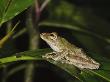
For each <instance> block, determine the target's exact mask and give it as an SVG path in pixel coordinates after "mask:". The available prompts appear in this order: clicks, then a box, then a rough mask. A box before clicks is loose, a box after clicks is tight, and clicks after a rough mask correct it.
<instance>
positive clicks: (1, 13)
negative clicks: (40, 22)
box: [0, 0, 33, 25]
mask: <svg viewBox="0 0 110 82" xmlns="http://www.w3.org/2000/svg"><path fill="white" fill-rule="evenodd" d="M32 3H33V0H0V25H1V24H3V23H4V22H6V21H8V20H10V19H12V18H13V17H15V16H16V15H18V14H19V13H21V12H22V11H23V10H25V9H26V8H28V7H29V6H30V5H32Z"/></svg>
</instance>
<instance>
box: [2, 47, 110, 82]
mask: <svg viewBox="0 0 110 82" xmlns="http://www.w3.org/2000/svg"><path fill="white" fill-rule="evenodd" d="M51 51H52V50H51V49H37V50H32V51H25V52H20V53H17V54H14V55H12V56H10V57H6V58H1V59H0V64H1V66H2V65H3V64H5V63H9V62H14V61H20V60H47V61H48V62H50V63H52V64H54V65H55V66H57V67H59V68H61V69H62V70H64V71H66V72H68V73H69V74H70V75H71V76H73V77H75V78H77V79H78V80H79V81H81V82H88V81H89V80H90V81H89V82H97V80H101V79H99V78H98V77H100V78H103V79H105V80H106V81H108V82H110V77H109V76H110V64H109V63H110V60H108V59H106V61H104V58H103V57H99V56H98V58H97V57H96V58H95V59H96V60H97V61H98V62H99V63H100V64H101V66H100V68H99V69H97V70H89V69H84V70H79V69H78V68H76V67H75V66H74V65H69V64H64V63H61V62H58V61H53V60H51V59H44V58H42V55H45V53H49V52H51Z"/></svg>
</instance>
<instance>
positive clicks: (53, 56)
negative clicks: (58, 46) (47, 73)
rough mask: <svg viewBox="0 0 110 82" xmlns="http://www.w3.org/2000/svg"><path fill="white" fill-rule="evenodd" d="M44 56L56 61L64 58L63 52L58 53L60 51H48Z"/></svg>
mask: <svg viewBox="0 0 110 82" xmlns="http://www.w3.org/2000/svg"><path fill="white" fill-rule="evenodd" d="M42 57H43V58H47V59H53V60H55V61H59V60H61V59H62V56H61V53H58V52H51V53H47V54H45V55H44V56H42Z"/></svg>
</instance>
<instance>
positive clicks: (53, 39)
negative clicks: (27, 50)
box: [40, 32, 60, 51]
mask: <svg viewBox="0 0 110 82" xmlns="http://www.w3.org/2000/svg"><path fill="white" fill-rule="evenodd" d="M40 37H41V38H42V39H43V40H44V41H45V42H47V44H49V45H50V47H51V48H52V49H53V50H54V51H60V50H59V40H60V37H59V36H58V34H57V33H56V32H52V33H41V34H40Z"/></svg>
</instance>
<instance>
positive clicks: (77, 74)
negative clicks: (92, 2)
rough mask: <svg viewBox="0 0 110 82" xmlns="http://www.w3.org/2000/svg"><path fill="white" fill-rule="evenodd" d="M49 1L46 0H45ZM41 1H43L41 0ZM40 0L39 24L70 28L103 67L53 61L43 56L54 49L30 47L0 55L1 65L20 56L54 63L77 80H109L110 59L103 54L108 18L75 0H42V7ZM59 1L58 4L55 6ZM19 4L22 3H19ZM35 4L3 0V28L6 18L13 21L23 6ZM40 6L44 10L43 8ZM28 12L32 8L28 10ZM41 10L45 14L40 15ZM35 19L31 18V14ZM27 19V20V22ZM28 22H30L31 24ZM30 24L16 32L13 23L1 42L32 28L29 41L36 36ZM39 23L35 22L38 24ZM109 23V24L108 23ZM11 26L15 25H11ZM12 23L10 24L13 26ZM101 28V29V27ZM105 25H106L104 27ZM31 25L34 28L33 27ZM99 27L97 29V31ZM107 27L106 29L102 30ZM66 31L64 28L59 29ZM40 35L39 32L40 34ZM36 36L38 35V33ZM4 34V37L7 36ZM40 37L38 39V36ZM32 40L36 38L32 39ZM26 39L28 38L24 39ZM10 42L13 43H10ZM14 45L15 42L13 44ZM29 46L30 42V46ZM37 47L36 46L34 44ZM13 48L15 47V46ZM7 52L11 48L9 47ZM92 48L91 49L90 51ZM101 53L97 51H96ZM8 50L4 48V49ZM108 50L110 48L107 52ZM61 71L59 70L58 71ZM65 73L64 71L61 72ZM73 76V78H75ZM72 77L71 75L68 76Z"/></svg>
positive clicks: (0, 6) (0, 12) (0, 14)
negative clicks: (99, 15) (86, 66)
mask: <svg viewBox="0 0 110 82" xmlns="http://www.w3.org/2000/svg"><path fill="white" fill-rule="evenodd" d="M46 1H47V2H46ZM39 2H40V1H39ZM39 2H35V6H36V13H37V18H36V20H37V28H42V27H45V28H46V29H48V28H52V29H54V28H55V29H59V28H60V29H62V30H63V29H68V30H69V33H71V34H72V37H75V38H76V39H77V41H78V42H79V43H80V44H81V45H83V46H84V48H85V49H87V50H88V51H89V54H88V55H90V56H91V57H92V58H94V59H96V60H97V61H98V62H99V63H100V64H101V66H100V68H99V69H97V70H90V69H83V70H80V69H78V68H76V67H75V66H73V65H69V64H63V63H61V62H57V61H53V60H50V59H44V58H42V55H45V53H48V52H51V51H52V50H51V49H47V48H45V49H36V50H27V51H24V52H18V53H15V54H13V55H10V56H8V55H7V57H5V56H4V57H2V58H0V67H1V68H2V67H3V66H4V65H5V66H7V64H10V63H11V62H15V61H17V62H19V61H21V60H25V61H27V60H28V61H30V60H34V61H38V60H42V61H45V60H46V61H48V62H50V63H51V65H55V67H56V68H55V69H59V68H60V69H61V70H64V71H65V72H66V73H68V74H69V75H70V76H72V77H74V78H76V79H77V80H76V82H77V81H78V82H80V81H81V82H97V81H100V82H105V81H107V82H110V77H109V76H110V64H109V63H110V60H109V59H108V58H106V56H105V57H103V56H104V55H103V54H104V52H106V50H104V48H102V47H104V46H107V45H109V44H110V39H109V38H110V37H109V33H108V34H104V33H105V32H109V30H108V28H107V27H109V26H110V24H109V23H108V22H106V20H104V19H102V18H101V17H97V16H96V15H95V14H93V13H91V12H92V8H85V7H79V6H78V5H76V4H74V2H72V1H71V0H70V1H67V0H58V1H55V0H51V2H50V3H49V2H48V0H45V1H41V3H42V2H43V3H42V5H41V7H40V5H39ZM56 4H57V6H56ZM19 5H20V6H19ZM32 5H33V0H23V1H21V0H0V26H1V28H0V29H2V28H3V27H2V25H3V24H4V23H5V22H7V21H12V19H13V18H14V17H15V16H17V15H18V14H20V13H22V12H23V11H24V10H26V9H27V8H28V7H30V6H32ZM40 8H41V10H42V11H40ZM45 8H47V10H44V11H48V12H47V14H48V16H46V17H44V18H42V17H41V16H42V15H44V16H45V13H43V9H45ZM28 13H29V12H28ZM31 13H32V12H31ZM41 14H42V15H41ZM38 16H39V17H38ZM31 19H32V18H31ZM40 19H42V20H40ZM27 21H28V20H26V22H27ZM30 22H31V24H32V20H31V21H28V23H29V24H30ZM28 23H27V24H28ZM31 24H30V25H27V27H28V26H29V27H30V28H25V31H24V30H23V29H21V31H22V32H21V31H20V32H19V33H18V34H17V33H15V34H13V35H12V33H13V31H14V30H15V29H14V28H15V27H16V26H15V27H14V28H13V29H12V30H11V31H9V33H7V34H6V36H5V37H7V36H8V37H7V38H5V37H3V39H1V40H0V46H1V45H3V44H5V42H6V41H7V42H8V41H9V40H10V38H12V39H13V40H14V39H16V38H18V36H19V35H20V36H21V35H23V33H24V32H28V31H27V30H29V31H30V33H29V36H30V37H31V38H30V42H31V40H32V38H33V37H35V34H33V35H32V33H34V31H35V29H34V31H32V30H33V27H32V26H31ZM35 25H36V24H35ZM105 26H106V27H105ZM11 27H12V26H11ZM11 27H10V28H11ZM99 27H100V28H101V29H102V30H101V31H100V28H99ZM105 28H106V29H105ZM30 29H31V30H30ZM97 29H98V31H97ZM103 29H105V30H103ZM36 32H37V34H38V33H39V30H38V29H37V31H36ZM60 32H63V31H60ZM38 35H39V34H38ZM13 36H17V37H16V38H13ZM36 36H37V35H36ZM4 38H5V40H4ZM37 41H38V39H37ZM32 42H33V40H32ZM24 43H25V42H24ZM100 44H102V45H100ZM31 45H33V43H31ZM7 46H10V45H9V44H8V45H7ZM11 46H12V45H11ZM3 47H4V46H1V48H0V49H1V50H0V53H1V51H2V52H3V50H2V48H3ZM28 47H30V46H28ZM33 49H34V48H33ZM12 51H14V48H13V49H12ZM6 52H8V51H6ZM91 52H92V53H91ZM93 52H95V53H98V54H95V53H93ZM4 53H5V52H4ZM107 53H109V52H107ZM57 72H58V71H57ZM62 75H63V74H62ZM73 80H74V79H72V81H73ZM68 81H69V79H68Z"/></svg>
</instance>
